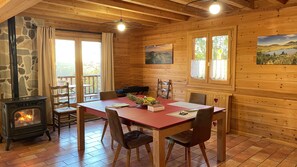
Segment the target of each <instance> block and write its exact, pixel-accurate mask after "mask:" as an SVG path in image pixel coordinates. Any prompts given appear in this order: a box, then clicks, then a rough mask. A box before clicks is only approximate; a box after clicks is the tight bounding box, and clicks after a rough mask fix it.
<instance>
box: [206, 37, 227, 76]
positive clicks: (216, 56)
mask: <svg viewBox="0 0 297 167" xmlns="http://www.w3.org/2000/svg"><path fill="white" fill-rule="evenodd" d="M228 49H229V46H228V35H222V36H213V37H212V59H211V60H212V61H211V76H210V78H211V79H213V80H227V67H228V57H229V55H228V53H229V52H228Z"/></svg>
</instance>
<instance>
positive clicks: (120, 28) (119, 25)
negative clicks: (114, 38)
mask: <svg viewBox="0 0 297 167" xmlns="http://www.w3.org/2000/svg"><path fill="white" fill-rule="evenodd" d="M117 29H118V30H119V31H121V32H123V31H125V29H126V25H125V23H124V22H123V20H122V19H121V20H120V22H119V23H118V24H117Z"/></svg>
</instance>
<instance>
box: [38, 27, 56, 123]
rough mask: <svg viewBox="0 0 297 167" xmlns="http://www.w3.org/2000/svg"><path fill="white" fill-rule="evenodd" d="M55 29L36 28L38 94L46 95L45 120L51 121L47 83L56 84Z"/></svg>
mask: <svg viewBox="0 0 297 167" xmlns="http://www.w3.org/2000/svg"><path fill="white" fill-rule="evenodd" d="M54 43H55V29H54V28H51V27H38V28H37V52H38V95H40V96H46V97H47V100H46V116H47V122H48V123H52V110H51V106H50V90H49V84H51V85H56V64H55V50H54Z"/></svg>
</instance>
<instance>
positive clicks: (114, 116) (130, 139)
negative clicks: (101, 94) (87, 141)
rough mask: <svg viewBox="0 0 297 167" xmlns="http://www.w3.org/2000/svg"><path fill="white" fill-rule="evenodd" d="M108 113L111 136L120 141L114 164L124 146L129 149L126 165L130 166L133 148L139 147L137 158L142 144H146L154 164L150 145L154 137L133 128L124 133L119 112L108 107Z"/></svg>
mask: <svg viewBox="0 0 297 167" xmlns="http://www.w3.org/2000/svg"><path fill="white" fill-rule="evenodd" d="M106 115H107V119H108V122H109V126H110V132H111V136H112V138H113V139H114V140H115V141H116V142H117V143H118V146H117V150H116V153H115V156H114V159H113V164H112V166H115V164H116V161H117V159H118V156H119V153H120V151H121V148H122V147H124V148H126V149H127V161H126V166H127V167H129V166H130V156H131V149H134V148H136V149H137V151H136V153H137V159H139V151H138V148H139V147H140V146H142V145H145V148H146V150H147V152H148V154H149V158H150V160H151V162H152V165H153V155H152V152H151V148H150V145H149V143H151V142H153V137H152V136H149V135H146V134H144V133H143V132H141V131H138V130H133V131H130V132H128V133H125V134H124V133H123V129H122V125H121V122H120V119H119V116H118V113H117V112H116V111H115V110H112V109H108V108H106Z"/></svg>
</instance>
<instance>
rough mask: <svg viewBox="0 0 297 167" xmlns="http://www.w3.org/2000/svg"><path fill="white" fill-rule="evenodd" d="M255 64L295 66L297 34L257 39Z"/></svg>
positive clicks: (296, 62) (296, 59) (296, 61)
mask: <svg viewBox="0 0 297 167" xmlns="http://www.w3.org/2000/svg"><path fill="white" fill-rule="evenodd" d="M257 64H282V65H289V64H292V65H293V64H297V34H290V35H273V36H260V37H258V44H257Z"/></svg>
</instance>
